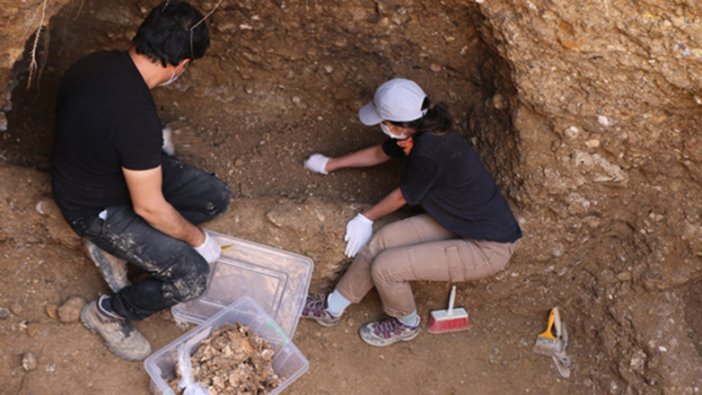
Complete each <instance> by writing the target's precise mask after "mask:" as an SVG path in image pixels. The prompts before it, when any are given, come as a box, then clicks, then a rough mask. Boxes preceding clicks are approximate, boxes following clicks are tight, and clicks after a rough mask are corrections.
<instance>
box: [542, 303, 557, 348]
mask: <svg viewBox="0 0 702 395" xmlns="http://www.w3.org/2000/svg"><path fill="white" fill-rule="evenodd" d="M555 319H556V309H555V308H553V309H551V312H550V313H549V315H548V324H547V325H546V330H545V331H543V332H541V333H539V337H543V338H546V339H549V340H555V339H556V336H555V335H554V334H553V322H554V321H555Z"/></svg>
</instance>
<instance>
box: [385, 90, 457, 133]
mask: <svg viewBox="0 0 702 395" xmlns="http://www.w3.org/2000/svg"><path fill="white" fill-rule="evenodd" d="M422 110H427V113H426V115H424V116H423V117H421V118H419V119H415V120H414V121H408V122H395V121H390V123H392V124H393V125H397V126H400V127H403V128H411V129H414V130H415V131H416V133H417V134H419V133H424V132H431V133H444V132H448V131H449V130H450V129H451V125H453V118H452V117H451V114H449V112H448V108H447V107H446V105H445V104H444V103H439V104H435V105H431V101H430V100H429V98H428V97H425V98H424V101H423V102H422Z"/></svg>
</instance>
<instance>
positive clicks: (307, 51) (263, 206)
mask: <svg viewBox="0 0 702 395" xmlns="http://www.w3.org/2000/svg"><path fill="white" fill-rule="evenodd" d="M49 3H50V5H49V7H48V8H47V15H52V14H55V13H56V12H57V10H59V7H60V6H61V5H64V4H67V6H66V7H65V8H64V10H63V11H62V12H61V14H59V15H57V16H56V18H55V19H54V21H53V23H54V28H55V30H51V33H52V34H51V37H52V39H51V43H52V44H51V45H50V47H49V49H47V51H48V52H49V53H50V56H49V57H48V58H47V59H49V61H48V62H49V64H48V66H47V68H46V74H45V76H44V81H45V83H44V84H45V85H43V87H44V88H42V91H43V92H44V93H42V94H37V92H36V91H31V92H27V93H21V88H22V85H23V83H24V82H26V77H27V75H26V65H27V44H28V43H27V40H28V39H29V38H30V35H31V34H32V32H33V30H34V29H35V28H34V27H33V26H35V25H38V23H39V22H38V20H39V18H38V17H37V16H36V12H37V10H38V9H39V10H40V8H41V5H42V2H40V1H27V2H19V1H5V2H4V3H2V5H3V7H2V8H1V9H0V20H2V21H3V26H4V27H3V32H2V34H4V36H0V38H2V39H1V40H0V48H1V49H2V50H3V51H2V53H3V54H6V55H3V57H2V58H1V59H2V62H0V85H1V86H3V87H4V92H5V94H4V95H3V96H0V106H2V109H3V110H4V111H7V110H8V109H9V107H10V94H11V93H13V92H14V97H13V100H12V102H13V103H15V104H16V106H15V107H16V108H15V109H14V110H13V112H12V113H9V115H8V118H9V119H10V121H11V122H10V127H9V129H8V131H7V132H5V133H4V134H3V143H2V144H0V150H2V151H0V153H2V155H3V156H4V157H5V158H9V161H10V162H13V163H18V164H25V165H29V166H32V167H36V168H39V169H43V170H48V155H49V148H48V147H49V144H48V143H49V141H50V133H49V132H48V131H49V130H50V124H51V108H52V104H53V102H52V100H53V99H52V94H53V89H55V85H56V83H57V80H58V78H59V77H60V75H61V73H62V71H63V70H65V68H66V67H67V65H68V64H70V62H72V61H73V60H74V59H76V58H77V57H78V56H81V55H82V54H84V53H87V52H89V51H91V50H94V49H99V48H110V47H112V48H114V47H119V46H122V47H124V46H127V45H128V44H129V39H130V38H131V35H132V34H133V31H134V28H135V25H136V24H137V23H138V22H139V20H140V19H141V18H142V17H143V14H144V10H145V9H147V8H148V7H146V6H139V5H135V4H131V3H130V5H127V6H124V7H100V5H99V2H86V4H85V7H83V6H84V4H83V2H82V1H81V2H78V1H74V2H70V3H69V2H68V1H63V2H57V1H52V2H49ZM151 3H153V2H151ZM196 3H197V4H198V5H199V6H201V7H202V8H203V9H207V7H210V8H211V7H212V6H213V4H212V2H205V1H201V2H196ZM76 18H78V19H76ZM701 18H702V5H700V4H699V3H698V2H695V1H693V0H689V1H683V0H676V1H669V2H659V1H646V0H644V1H633V0H631V1H630V0H602V1H597V2H585V3H583V2H575V1H565V2H564V1H560V2H531V1H519V0H511V1H510V0H485V1H484V2H465V1H453V2H443V3H442V7H436V6H435V5H434V3H433V2H421V1H417V2H399V1H375V2H362V1H351V2H331V3H330V2H305V4H302V3H299V2H294V1H291V2H270V3H268V2H266V3H262V2H253V1H243V2H237V3H236V4H233V3H232V4H226V3H225V5H224V6H223V7H222V8H221V9H220V10H219V11H218V12H217V13H215V14H213V16H212V18H211V19H210V20H209V21H208V23H209V24H210V28H211V31H212V32H213V38H214V39H213V46H212V48H211V50H210V52H209V53H208V57H206V58H204V59H202V60H201V61H198V62H196V63H197V64H194V65H193V67H192V70H190V71H189V76H188V78H183V79H181V80H179V81H178V83H177V84H175V85H174V86H173V88H169V89H168V90H160V91H158V92H155V95H156V99H157V101H158V102H159V103H160V110H161V112H162V114H163V117H164V120H165V121H166V122H169V123H172V124H173V125H174V127H175V128H176V129H177V130H178V134H177V135H176V146H177V147H178V149H179V154H180V155H182V156H183V157H185V158H186V159H188V160H190V161H193V162H195V163H196V164H199V165H201V166H203V167H205V168H207V169H211V170H213V171H215V172H216V173H217V174H219V175H220V176H221V177H223V178H224V179H225V180H226V181H227V182H228V183H229V184H230V185H232V186H233V187H234V191H235V195H236V197H237V199H238V200H235V203H236V206H237V207H238V210H239V211H238V212H235V211H233V212H235V214H232V215H231V216H227V217H224V218H222V219H220V220H219V222H217V223H216V224H215V225H214V226H216V227H218V228H217V229H218V230H222V231H229V232H233V233H235V234H236V233H237V232H239V235H241V236H243V237H246V238H250V239H252V240H256V241H259V242H263V243H267V244H272V245H276V246H278V247H281V248H287V249H291V250H294V251H297V252H300V253H305V254H309V255H310V256H312V257H313V258H314V259H315V262H317V267H316V272H315V281H316V283H315V285H318V286H324V285H328V283H329V282H330V279H331V278H333V277H334V275H335V274H336V273H338V272H339V270H342V269H343V266H344V265H345V264H346V263H347V261H346V260H344V259H343V256H342V254H341V251H342V250H343V246H342V243H339V242H338V241H339V237H340V233H339V232H340V231H341V225H342V224H343V223H344V222H345V220H347V219H348V217H349V216H350V215H351V213H353V212H354V211H355V210H356V209H357V207H358V206H357V204H367V203H370V202H372V201H373V199H376V198H379V197H381V196H383V194H384V193H385V192H386V191H387V188H388V187H389V186H391V185H394V184H393V183H392V182H391V181H390V180H392V177H391V175H392V174H394V173H393V172H392V171H391V170H392V169H387V170H382V171H379V172H365V171H364V172H357V173H353V174H350V173H344V174H334V175H331V176H329V177H326V178H321V177H319V176H310V175H309V174H307V173H306V172H305V171H304V169H302V168H301V166H300V162H301V159H302V158H304V157H305V156H306V155H308V154H309V153H311V152H315V151H322V152H326V153H329V154H340V153H343V152H347V151H348V150H349V149H352V148H360V147H361V146H364V145H366V144H368V143H369V142H373V141H376V140H377V137H378V136H377V133H374V132H373V133H372V132H368V131H366V129H362V128H361V127H360V126H359V125H356V124H354V122H355V111H356V110H357V108H358V106H359V105H360V104H362V102H363V100H365V98H367V97H369V96H370V95H371V94H372V91H373V89H374V87H375V86H376V85H377V84H378V83H380V82H381V81H382V80H384V79H385V78H388V77H390V76H393V75H397V74H400V75H406V76H411V77H412V78H415V79H417V80H418V81H419V82H420V83H421V84H422V85H423V86H425V88H426V89H427V90H428V91H430V92H431V93H430V94H431V95H432V96H435V97H439V98H440V99H441V100H443V101H446V102H448V104H449V107H450V108H451V109H452V112H453V113H454V115H456V118H457V121H458V125H459V130H460V131H461V132H463V133H465V135H466V136H467V137H468V138H469V139H471V141H472V142H473V143H474V145H475V146H476V148H477V150H478V151H479V152H480V154H481V156H482V158H483V160H484V161H485V162H486V164H487V165H488V167H490V169H491V170H492V171H493V173H494V174H495V176H496V178H497V180H498V182H499V184H500V186H501V187H502V188H503V191H504V193H505V194H506V195H507V196H508V197H509V198H510V201H511V203H513V207H514V209H515V212H516V213H517V214H518V217H519V220H520V223H521V225H522V227H523V228H524V231H525V232H524V233H525V237H524V239H523V240H522V242H521V243H520V246H519V250H518V253H517V254H516V256H515V258H514V259H513V264H512V265H511V266H510V268H509V270H508V271H505V272H504V273H502V274H501V275H499V276H497V278H495V279H490V280H486V281H484V282H479V283H477V285H475V286H474V287H473V286H470V287H464V288H462V289H461V295H462V296H463V297H470V300H472V301H473V303H475V305H477V306H480V305H488V306H491V307H493V308H497V307H499V308H502V309H504V310H505V311H510V312H512V313H514V314H518V315H528V316H538V315H539V314H541V313H543V311H545V310H546V309H547V308H548V307H550V306H552V305H556V304H558V305H560V306H561V307H562V309H563V311H564V316H565V317H566V320H567V321H568V323H569V324H570V325H571V327H572V335H573V339H574V341H573V344H572V352H573V353H574V355H575V356H576V359H575V360H576V363H577V368H576V369H577V370H576V372H577V374H576V376H574V379H573V380H574V381H576V382H577V383H579V384H582V385H584V386H586V387H587V388H595V389H596V392H597V393H602V392H610V393H613V394H619V393H671V394H678V393H691V394H692V393H696V391H697V392H699V388H700V387H702V382H701V379H700V377H702V359H701V357H700V352H699V351H698V350H701V349H702V322H701V321H700V320H698V319H695V317H698V316H700V314H702V300H700V298H699V295H700V293H699V292H697V291H696V290H698V289H699V287H700V284H702V226H701V224H702V211H701V210H700V207H702V193H701V192H702V186H701V184H702V176H701V174H702V133H700V126H699V122H700V117H701V116H702V63H701V62H700V58H701V57H702V49H701V48H700V47H699V46H700V43H702V28H701V27H700V26H701V24H700V19H701ZM74 20H81V21H83V22H82V24H71V23H73V22H72V21H74ZM91 21H92V22H91ZM95 21H98V22H97V23H96V22H95ZM5 22H7V23H5ZM68 26H70V28H68ZM435 26H440V27H441V29H438V28H435ZM5 38H6V39H5ZM18 61H19V62H20V63H16V62H18ZM13 65H14V67H15V68H14V72H13ZM18 65H21V67H19V66H18ZM13 89H14V90H13ZM37 97H39V99H37ZM2 100H4V102H3V101H2ZM37 109H41V110H42V111H36V110H37ZM271 109H274V110H271ZM0 114H2V113H0ZM3 120H4V118H2V117H1V116H0V126H2V122H3ZM13 122H14V123H13ZM13 125H14V128H13ZM0 129H1V128H0ZM13 171H14V170H13ZM40 179H41V177H40ZM349 202H357V203H353V204H350V203H349ZM354 204H356V205H354ZM236 209H237V208H235V210H236ZM54 214H55V213H54ZM301 216H304V218H308V219H309V220H306V221H298V218H300V217H301ZM57 220H58V219H57ZM242 221H243V223H245V224H246V226H242V225H241V224H242ZM3 229H4V230H3V232H4V233H3V234H4V236H3V238H4V239H7V240H12V239H13V236H12V234H14V233H16V232H19V233H22V232H24V231H23V230H22V227H21V226H19V225H18V228H17V229H14V228H12V227H4V228H3ZM13 229H14V230H13ZM52 229H53V230H52ZM49 230H50V233H49V236H48V237H49V238H50V239H52V240H54V241H57V242H59V243H61V242H63V243H64V244H66V243H68V244H71V245H74V244H75V243H76V242H77V240H75V239H73V238H71V236H67V235H65V234H64V233H63V232H64V231H67V229H65V228H61V225H58V224H56V223H55V224H54V225H53V226H52V227H50V228H49ZM291 235H294V237H293V236H291ZM62 240H63V241H62ZM66 240H68V241H66ZM300 240H302V241H300ZM37 243H39V241H37Z"/></svg>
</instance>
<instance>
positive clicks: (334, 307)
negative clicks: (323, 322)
mask: <svg viewBox="0 0 702 395" xmlns="http://www.w3.org/2000/svg"><path fill="white" fill-rule="evenodd" d="M350 304H351V301H350V300H348V299H346V298H345V297H343V296H342V295H341V294H340V293H339V291H337V290H336V289H335V290H334V292H332V293H330V294H329V296H327V312H328V313H329V314H331V315H333V316H334V317H339V316H340V315H342V314H344V310H346V308H347V307H349V305H350Z"/></svg>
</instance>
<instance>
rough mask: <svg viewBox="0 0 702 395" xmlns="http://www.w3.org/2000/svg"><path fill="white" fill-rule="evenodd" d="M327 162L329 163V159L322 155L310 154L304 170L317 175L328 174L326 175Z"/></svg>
mask: <svg viewBox="0 0 702 395" xmlns="http://www.w3.org/2000/svg"><path fill="white" fill-rule="evenodd" d="M327 162H329V157H327V156H324V155H322V154H312V155H311V156H310V157H309V158H307V160H306V161H305V168H306V169H307V170H309V171H313V172H315V173H319V174H329V173H327V169H326V167H327Z"/></svg>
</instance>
